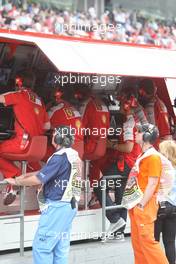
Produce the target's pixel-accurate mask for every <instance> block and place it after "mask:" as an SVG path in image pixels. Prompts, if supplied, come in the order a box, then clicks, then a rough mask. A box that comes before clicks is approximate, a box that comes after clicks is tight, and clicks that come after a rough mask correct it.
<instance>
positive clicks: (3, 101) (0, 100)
mask: <svg viewBox="0 0 176 264" xmlns="http://www.w3.org/2000/svg"><path fill="white" fill-rule="evenodd" d="M0 103H1V104H5V97H4V95H3V94H1V95H0Z"/></svg>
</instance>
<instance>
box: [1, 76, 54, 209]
mask: <svg viewBox="0 0 176 264" xmlns="http://www.w3.org/2000/svg"><path fill="white" fill-rule="evenodd" d="M33 81H34V76H33V75H32V73H26V74H24V75H22V78H21V77H17V78H16V88H17V91H14V92H9V93H4V94H1V95H0V103H3V104H4V105H5V106H9V105H12V106H13V111H14V115H15V124H14V127H15V135H14V137H12V138H11V139H9V140H6V141H4V142H2V143H0V171H1V172H2V174H3V176H4V178H11V177H16V176H19V175H21V169H20V168H18V167H17V166H15V164H14V163H13V162H12V161H10V160H7V159H5V158H3V153H17V154H20V153H25V152H26V151H27V149H28V146H29V144H30V140H31V138H32V137H33V136H37V135H42V134H43V133H44V131H45V130H47V129H49V128H50V122H49V118H48V114H47V112H46V110H45V106H44V104H43V103H42V101H41V99H40V97H38V95H37V94H36V93H34V92H33V91H32V90H31V89H30V88H31V87H32V84H33ZM15 198H16V192H15V191H14V190H13V189H12V188H11V186H7V189H6V194H5V196H4V204H5V205H8V204H11V203H12V202H13V201H14V200H15Z"/></svg>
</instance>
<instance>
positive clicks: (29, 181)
mask: <svg viewBox="0 0 176 264" xmlns="http://www.w3.org/2000/svg"><path fill="white" fill-rule="evenodd" d="M36 175H37V172H32V173H31V172H30V173H26V174H24V175H21V176H19V177H16V178H8V179H6V180H7V181H8V183H10V184H11V185H17V186H33V185H40V184H41V183H42V182H41V181H40V180H39V178H38V177H37V176H36Z"/></svg>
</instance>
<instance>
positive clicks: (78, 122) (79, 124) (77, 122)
mask: <svg viewBox="0 0 176 264" xmlns="http://www.w3.org/2000/svg"><path fill="white" fill-rule="evenodd" d="M75 126H76V127H77V128H80V127H81V121H79V120H76V122H75Z"/></svg>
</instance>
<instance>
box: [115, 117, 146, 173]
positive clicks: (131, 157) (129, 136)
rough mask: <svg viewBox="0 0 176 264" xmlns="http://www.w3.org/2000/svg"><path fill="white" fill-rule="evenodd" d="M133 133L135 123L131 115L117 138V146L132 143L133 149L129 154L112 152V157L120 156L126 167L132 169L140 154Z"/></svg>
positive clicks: (134, 131)
mask: <svg viewBox="0 0 176 264" xmlns="http://www.w3.org/2000/svg"><path fill="white" fill-rule="evenodd" d="M135 133H136V122H135V119H134V117H133V115H128V116H127V119H126V121H125V123H124V124H123V127H122V133H121V135H120V137H119V141H118V144H123V143H125V142H127V141H131V142H133V143H134V146H133V149H132V151H131V152H130V153H125V152H120V151H114V154H113V156H114V157H117V158H118V157H120V156H122V157H123V158H124V161H125V162H126V163H127V165H128V166H129V167H130V168H132V167H133V165H134V163H135V161H136V159H137V157H138V156H139V154H140V153H141V147H140V146H139V144H137V143H136V142H135Z"/></svg>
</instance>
